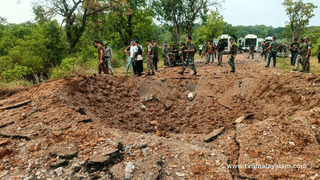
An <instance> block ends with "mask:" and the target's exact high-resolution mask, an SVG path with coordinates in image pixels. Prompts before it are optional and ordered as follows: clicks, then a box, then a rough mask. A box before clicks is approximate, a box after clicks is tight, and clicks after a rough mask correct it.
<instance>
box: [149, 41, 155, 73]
mask: <svg viewBox="0 0 320 180" xmlns="http://www.w3.org/2000/svg"><path fill="white" fill-rule="evenodd" d="M149 52H150V56H148V60H147V66H148V71H149V72H150V71H152V73H154V71H155V69H154V65H153V57H154V55H153V54H152V45H151V44H149V45H148V47H147V54H148V53H149Z"/></svg>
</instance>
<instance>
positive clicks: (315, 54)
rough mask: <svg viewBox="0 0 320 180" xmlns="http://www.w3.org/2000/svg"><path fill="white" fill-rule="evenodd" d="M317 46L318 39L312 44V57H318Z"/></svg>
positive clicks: (319, 41) (319, 42) (319, 40)
mask: <svg viewBox="0 0 320 180" xmlns="http://www.w3.org/2000/svg"><path fill="white" fill-rule="evenodd" d="M318 44H320V38H319V39H318V41H317V44H312V49H311V55H312V56H318V50H319V46H318Z"/></svg>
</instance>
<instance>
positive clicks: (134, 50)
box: [124, 40, 159, 76]
mask: <svg viewBox="0 0 320 180" xmlns="http://www.w3.org/2000/svg"><path fill="white" fill-rule="evenodd" d="M146 45H147V52H146V55H147V66H148V75H155V71H158V62H159V51H158V46H157V41H154V42H153V45H152V43H151V41H150V40H147V41H146ZM124 52H125V53H126V54H127V56H128V59H127V67H126V73H128V71H129V69H130V65H132V71H133V72H134V75H137V76H141V75H142V72H143V60H144V51H143V47H142V45H141V44H140V42H139V41H138V40H134V41H132V42H131V43H130V44H129V45H128V46H127V48H126V49H125V50H124Z"/></svg>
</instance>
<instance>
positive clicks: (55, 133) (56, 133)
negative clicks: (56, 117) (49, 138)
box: [52, 131, 62, 136]
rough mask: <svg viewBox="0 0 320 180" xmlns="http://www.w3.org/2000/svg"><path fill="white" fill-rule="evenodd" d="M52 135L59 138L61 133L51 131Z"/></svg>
mask: <svg viewBox="0 0 320 180" xmlns="http://www.w3.org/2000/svg"><path fill="white" fill-rule="evenodd" d="M52 134H53V135H55V136H60V135H61V134H62V133H61V132H60V131H53V132H52Z"/></svg>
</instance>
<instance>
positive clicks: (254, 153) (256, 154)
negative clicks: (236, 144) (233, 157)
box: [248, 148, 259, 158]
mask: <svg viewBox="0 0 320 180" xmlns="http://www.w3.org/2000/svg"><path fill="white" fill-rule="evenodd" d="M248 154H249V156H250V157H251V158H257V157H259V151H255V150H254V149H253V148H249V150H248Z"/></svg>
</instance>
